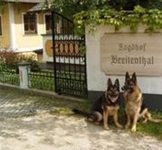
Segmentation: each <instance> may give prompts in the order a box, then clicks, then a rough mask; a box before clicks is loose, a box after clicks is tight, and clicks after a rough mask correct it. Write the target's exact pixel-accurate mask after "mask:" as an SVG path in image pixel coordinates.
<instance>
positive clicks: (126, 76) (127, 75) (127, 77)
mask: <svg viewBox="0 0 162 150" xmlns="http://www.w3.org/2000/svg"><path fill="white" fill-rule="evenodd" d="M129 78H130V76H129V73H128V72H126V74H125V80H127V79H129Z"/></svg>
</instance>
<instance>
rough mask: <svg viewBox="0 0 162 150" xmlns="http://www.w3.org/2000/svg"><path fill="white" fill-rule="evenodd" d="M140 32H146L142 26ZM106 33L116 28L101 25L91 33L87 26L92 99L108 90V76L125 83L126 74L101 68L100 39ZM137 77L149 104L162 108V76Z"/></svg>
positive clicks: (122, 83) (89, 87)
mask: <svg viewBox="0 0 162 150" xmlns="http://www.w3.org/2000/svg"><path fill="white" fill-rule="evenodd" d="M120 32H128V30H127V28H124V29H123V30H121V31H120ZM138 32H144V29H143V28H140V29H139V31H138ZM104 33H114V28H113V27H108V26H100V27H98V29H97V31H96V32H95V33H93V34H90V33H89V31H88V27H87V28H86V47H87V81H88V92H89V99H90V100H95V99H96V98H97V97H98V96H99V95H101V93H103V91H105V90H106V87H107V79H108V78H111V79H112V80H113V81H115V79H116V78H118V79H119V81H120V85H121V86H122V85H124V80H125V76H124V75H108V74H105V73H104V72H103V71H102V70H101V51H100V39H101V37H103V35H104ZM161 57H162V56H161ZM123 69H125V72H126V71H127V68H123ZM159 69H161V68H159ZM137 79H138V83H139V86H140V88H141V90H142V92H143V93H144V94H145V95H146V98H147V99H146V101H147V103H149V106H150V107H153V106H154V107H153V109H156V108H158V109H161V110H162V99H161V97H162V90H161V89H162V76H138V74H137Z"/></svg>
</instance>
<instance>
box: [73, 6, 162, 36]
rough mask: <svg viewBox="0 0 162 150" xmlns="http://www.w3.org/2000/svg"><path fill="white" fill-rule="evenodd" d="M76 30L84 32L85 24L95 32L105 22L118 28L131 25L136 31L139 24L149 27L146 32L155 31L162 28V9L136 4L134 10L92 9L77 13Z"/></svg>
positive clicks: (79, 32)
mask: <svg viewBox="0 0 162 150" xmlns="http://www.w3.org/2000/svg"><path fill="white" fill-rule="evenodd" d="M75 24H76V27H77V28H76V32H77V33H78V34H80V35H81V34H83V33H84V31H83V30H84V25H85V24H86V25H88V26H89V27H90V32H94V31H95V30H96V28H97V26H98V25H101V24H104V25H109V26H114V27H115V29H116V30H119V29H120V28H122V27H124V26H129V27H130V29H131V31H133V32H135V31H136V30H137V27H138V25H139V24H143V25H144V26H146V27H147V29H146V32H155V31H158V30H160V29H162V10H158V9H146V8H143V7H141V6H136V7H135V8H134V10H133V11H126V10H121V11H117V10H115V9H105V8H104V9H98V10H94V9H90V10H88V11H82V12H80V13H78V14H76V15H75Z"/></svg>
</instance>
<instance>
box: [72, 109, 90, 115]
mask: <svg viewBox="0 0 162 150" xmlns="http://www.w3.org/2000/svg"><path fill="white" fill-rule="evenodd" d="M72 111H73V112H74V113H75V114H78V115H82V116H85V117H89V116H90V113H88V112H86V111H83V110H79V109H73V110H72Z"/></svg>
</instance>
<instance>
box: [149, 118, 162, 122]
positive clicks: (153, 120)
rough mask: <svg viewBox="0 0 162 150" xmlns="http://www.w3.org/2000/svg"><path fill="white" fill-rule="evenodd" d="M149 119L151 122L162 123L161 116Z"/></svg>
mask: <svg viewBox="0 0 162 150" xmlns="http://www.w3.org/2000/svg"><path fill="white" fill-rule="evenodd" d="M149 121H151V122H155V123H160V122H162V119H161V118H156V119H155V118H152V117H150V118H149Z"/></svg>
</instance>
